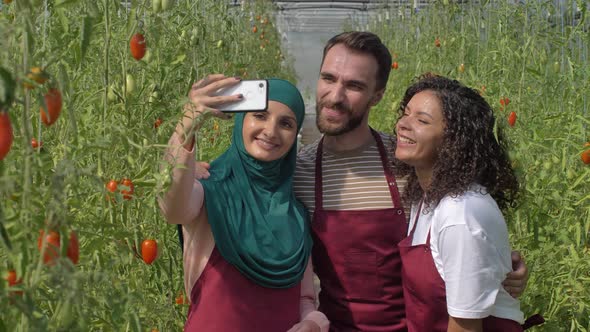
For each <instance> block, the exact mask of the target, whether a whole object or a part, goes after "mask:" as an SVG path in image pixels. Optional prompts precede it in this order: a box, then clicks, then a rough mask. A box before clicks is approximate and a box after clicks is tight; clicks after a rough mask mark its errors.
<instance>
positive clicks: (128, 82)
mask: <svg viewBox="0 0 590 332" xmlns="http://www.w3.org/2000/svg"><path fill="white" fill-rule="evenodd" d="M125 88H126V89H127V94H128V95H129V94H131V93H132V92H133V91H135V78H133V75H131V74H127V77H126V79H125Z"/></svg>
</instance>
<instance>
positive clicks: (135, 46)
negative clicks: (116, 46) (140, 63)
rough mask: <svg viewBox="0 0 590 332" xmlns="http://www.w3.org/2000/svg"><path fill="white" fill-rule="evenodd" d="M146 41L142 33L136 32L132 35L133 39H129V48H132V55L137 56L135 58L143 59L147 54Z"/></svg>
mask: <svg viewBox="0 0 590 332" xmlns="http://www.w3.org/2000/svg"><path fill="white" fill-rule="evenodd" d="M146 46H147V45H146V43H145V38H143V35H142V34H141V33H136V34H134V35H133V36H132V37H131V41H129V48H130V49H131V56H132V57H133V58H135V60H141V58H143V56H144V55H145V50H146Z"/></svg>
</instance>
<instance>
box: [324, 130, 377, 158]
mask: <svg viewBox="0 0 590 332" xmlns="http://www.w3.org/2000/svg"><path fill="white" fill-rule="evenodd" d="M372 139H373V136H372V135H371V129H370V128H369V126H368V125H365V126H363V125H361V126H359V127H358V128H356V129H354V130H352V131H349V132H347V133H344V134H340V135H335V136H328V135H325V136H324V147H325V148H326V149H328V150H330V151H333V152H345V151H351V150H355V149H358V148H359V147H361V146H363V145H365V144H367V143H368V142H369V141H370V140H372Z"/></svg>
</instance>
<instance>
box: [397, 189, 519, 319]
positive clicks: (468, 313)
mask: <svg viewBox="0 0 590 332" xmlns="http://www.w3.org/2000/svg"><path fill="white" fill-rule="evenodd" d="M484 190H485V188H483V187H482V186H479V185H473V186H472V187H471V188H470V190H469V191H467V192H466V193H464V194H463V195H461V196H459V197H456V198H452V197H449V196H447V197H445V198H443V199H442V200H441V201H440V203H439V204H438V206H437V207H436V208H435V209H434V210H433V211H430V212H429V213H428V214H424V208H423V209H422V212H421V213H420V217H419V220H418V225H417V226H416V231H415V232H414V237H413V240H412V245H418V244H424V243H426V238H427V235H428V231H429V230H430V231H431V233H430V248H431V252H432V258H433V259H434V263H435V265H436V269H437V270H438V273H439V274H440V276H441V277H442V279H443V280H444V282H445V288H446V297H447V311H448V313H449V315H450V316H452V317H457V318H466V319H478V318H485V317H487V316H490V315H491V316H495V317H498V318H506V319H511V320H514V321H517V322H519V323H521V324H522V323H523V322H524V315H523V313H522V312H521V311H520V304H519V301H518V300H516V299H514V298H513V297H512V296H510V294H508V292H506V290H505V289H504V287H503V286H502V284H501V283H502V281H503V280H504V279H505V278H506V274H507V273H508V272H510V271H511V270H512V262H511V258H510V252H511V249H510V244H509V242H508V230H507V228H506V223H505V221H504V217H503V216H502V212H501V211H500V209H499V208H498V205H497V204H496V202H495V201H494V199H493V198H492V197H491V196H490V195H489V194H482V192H484ZM417 209H418V205H413V206H412V211H411V217H410V227H409V228H408V234H409V233H410V231H411V230H412V228H413V226H414V221H415V220H416V212H417V211H416V210H417Z"/></svg>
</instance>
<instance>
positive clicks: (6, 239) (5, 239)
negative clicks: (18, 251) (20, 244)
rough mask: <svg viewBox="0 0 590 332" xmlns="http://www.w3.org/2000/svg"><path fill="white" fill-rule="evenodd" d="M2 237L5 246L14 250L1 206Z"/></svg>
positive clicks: (0, 236) (0, 223) (0, 234)
mask: <svg viewBox="0 0 590 332" xmlns="http://www.w3.org/2000/svg"><path fill="white" fill-rule="evenodd" d="M0 239H1V240H2V243H4V246H6V248H8V250H12V244H11V243H10V238H9V237H8V233H7V232H6V229H5V228H4V213H2V209H1V207H0Z"/></svg>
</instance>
